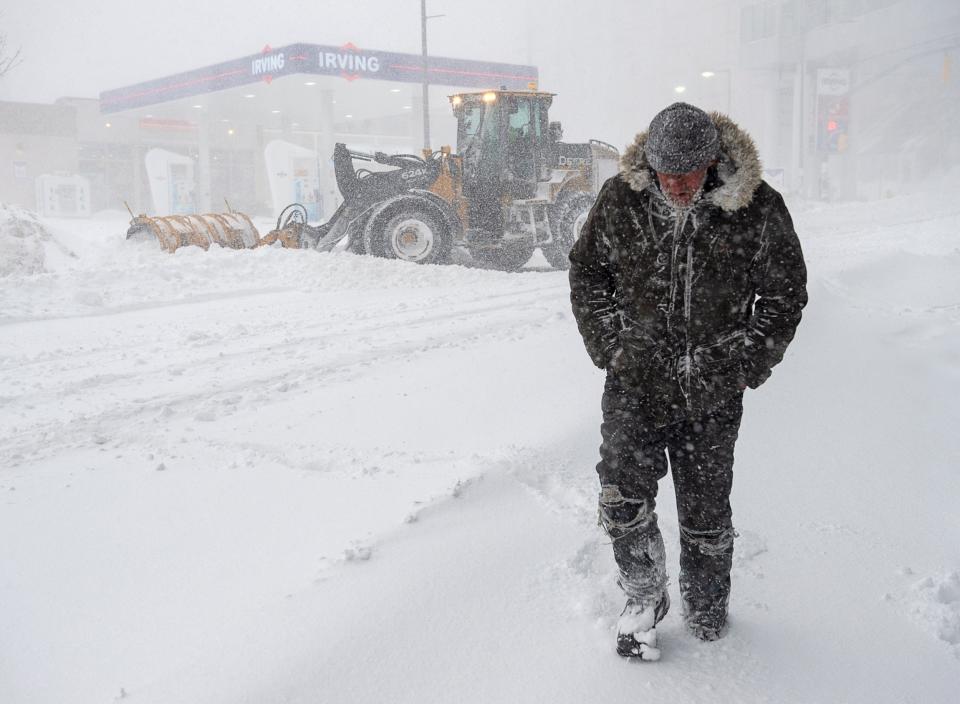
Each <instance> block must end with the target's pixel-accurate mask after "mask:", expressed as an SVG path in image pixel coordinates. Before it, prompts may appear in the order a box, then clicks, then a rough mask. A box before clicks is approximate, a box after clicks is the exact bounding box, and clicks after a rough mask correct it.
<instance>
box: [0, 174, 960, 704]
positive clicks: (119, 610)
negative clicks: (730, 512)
mask: <svg viewBox="0 0 960 704" xmlns="http://www.w3.org/2000/svg"><path fill="white" fill-rule="evenodd" d="M957 185H960V184H957V183H954V182H951V183H949V184H943V185H942V186H941V188H942V189H943V191H940V189H936V190H931V191H929V192H927V193H918V194H914V195H910V196H902V197H899V198H896V199H891V200H887V201H883V202H879V203H870V204H851V205H843V206H817V207H813V206H806V205H803V204H796V205H795V207H794V214H795V220H796V225H797V229H798V231H799V232H800V235H801V238H802V241H803V243H804V246H805V251H806V253H807V257H808V260H809V265H810V271H811V282H810V297H811V302H810V305H809V307H808V308H807V311H806V314H805V319H804V321H803V323H802V325H801V328H800V330H799V333H798V336H797V339H796V341H795V343H794V344H793V346H792V347H791V348H790V351H789V353H788V355H787V358H786V360H785V361H784V363H783V365H782V366H781V367H779V368H778V369H777V370H775V372H774V375H773V377H772V378H771V380H770V381H769V382H768V383H767V384H766V385H765V386H764V387H762V388H761V389H760V390H759V391H756V392H750V393H748V396H747V400H746V412H745V417H744V422H743V426H742V431H741V435H740V441H739V443H738V447H737V457H738V459H737V465H736V470H735V486H734V496H733V504H734V519H735V523H736V526H737V529H738V531H739V534H740V537H739V540H738V542H737V547H736V558H735V568H734V578H733V579H734V585H733V596H732V603H731V630H730V633H729V635H728V637H727V638H726V639H724V640H722V641H719V642H717V643H710V644H703V643H700V642H697V641H694V640H692V639H691V638H690V637H688V636H687V635H685V634H684V632H683V629H682V628H681V624H680V618H679V608H675V609H674V611H673V612H671V613H670V614H669V616H668V617H667V619H666V621H665V622H664V623H663V624H662V626H661V628H660V629H659V632H660V636H661V642H662V644H663V652H664V656H663V660H662V661H661V662H659V663H631V662H625V661H622V660H620V659H619V658H618V657H617V656H616V655H615V653H614V649H613V632H612V630H611V629H612V626H613V623H614V620H615V618H616V615H617V614H618V612H619V608H620V606H621V597H620V595H619V593H618V591H617V588H616V586H615V584H614V576H615V572H614V565H613V561H612V556H611V552H610V548H609V546H608V545H607V543H606V540H605V538H604V537H603V535H602V534H601V532H600V530H599V529H598V528H597V526H596V520H595V518H596V492H597V485H596V477H595V473H594V469H593V466H594V464H595V462H596V460H597V445H598V443H599V422H600V410H599V399H600V392H601V387H602V381H603V380H602V374H601V373H600V372H599V371H597V370H595V369H593V367H592V366H591V364H590V362H589V360H588V359H587V357H586V354H585V353H584V351H583V349H582V345H581V342H580V339H579V337H578V335H577V331H576V327H575V324H574V321H573V318H572V316H571V314H570V312H569V305H568V299H567V296H568V290H567V284H566V276H565V274H564V273H560V272H552V271H548V270H546V267H545V266H537V265H536V264H537V260H535V261H534V262H533V263H532V264H531V265H528V269H529V270H528V271H526V272H525V273H521V274H515V275H508V274H503V273H498V272H491V271H484V270H480V269H474V268H467V267H463V266H448V267H417V266H412V265H405V264H400V263H396V262H387V261H381V260H376V259H372V258H365V257H356V256H353V255H350V254H345V253H334V254H318V253H315V252H293V251H284V250H277V249H263V250H257V251H243V252H234V251H223V250H219V251H211V252H202V251H199V250H191V249H183V250H180V251H178V252H177V253H176V254H173V255H168V254H164V253H161V252H160V251H158V250H157V249H156V248H154V247H151V246H150V245H148V244H130V243H126V242H124V241H123V232H124V230H125V227H126V219H125V218H124V217H123V216H120V215H111V214H105V215H101V216H100V217H98V218H96V219H93V220H90V221H46V222H45V224H46V225H47V227H48V229H49V230H50V233H51V235H52V236H51V237H50V238H49V239H43V238H39V237H38V238H37V239H36V242H34V243H33V244H31V245H30V247H31V249H29V252H28V253H29V254H30V257H31V259H30V267H29V269H30V271H29V272H27V269H26V268H24V269H23V271H22V272H19V273H18V272H14V273H12V274H9V275H7V276H5V277H4V278H0V534H2V535H3V539H2V541H0V702H3V703H4V704H19V703H28V702H29V703H31V704H33V703H40V702H50V703H54V702H55V703H57V704H61V703H64V702H83V703H85V702H93V703H98V702H102V703H109V702H114V701H125V702H126V701H130V702H136V703H137V704H140V703H147V702H152V703H162V704H168V703H181V702H183V703H187V702H204V703H206V702H223V703H231V704H233V703H237V702H250V703H251V704H253V703H256V704H262V703H273V702H277V703H279V702H304V703H306V702H310V703H314V702H334V703H344V702H374V701H378V702H418V703H421V702H458V703H464V702H483V703H489V702H558V703H559V702H577V703H580V702H604V703H606V704H615V703H618V702H639V701H669V702H672V703H674V704H679V703H683V702H696V703H701V702H702V703H708V702H709V703H710V704H715V703H716V702H767V701H769V702H953V701H957V698H958V696H960V694H958V693H960V519H958V506H960V472H958V469H960V433H957V430H956V423H957V418H958V413H957V410H958V404H957V401H956V399H957V395H958V393H960V334H958V333H960V240H958V239H957V238H958V232H960V204H957V202H956V199H950V198H943V197H942V196H941V195H940V192H955V191H956V187H957ZM38 247H39V248H40V249H39V250H38ZM40 250H42V251H40ZM24 251H26V250H24ZM38 251H40V254H38ZM38 257H39V258H40V259H41V260H42V262H41V265H42V268H43V269H44V270H45V271H40V270H39V269H38V268H37V267H36V266H34V265H36V264H37V262H38ZM541 263H542V262H541ZM24 272H27V273H24ZM659 510H660V513H661V525H662V527H663V528H664V533H665V539H666V543H667V550H668V555H669V560H670V565H671V568H672V569H671V574H672V575H673V577H674V579H673V582H672V584H671V589H672V590H673V594H672V596H673V597H674V601H675V603H676V604H679V595H678V593H677V592H676V581H675V575H676V560H677V554H678V536H677V526H676V512H675V509H674V507H673V506H672V486H671V484H670V482H669V479H668V480H665V481H664V483H663V485H662V490H661V500H660V508H659Z"/></svg>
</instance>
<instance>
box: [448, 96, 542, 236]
mask: <svg viewBox="0 0 960 704" xmlns="http://www.w3.org/2000/svg"><path fill="white" fill-rule="evenodd" d="M552 101H553V94H552V93H537V92H532V91H531V92H523V91H503V90H500V91H487V92H485V93H460V94H458V95H453V96H450V103H451V106H452V108H453V112H454V115H455V116H456V118H457V153H458V154H459V155H460V156H461V157H462V158H463V170H464V174H463V176H464V180H463V188H464V195H465V196H466V197H467V199H468V201H469V202H470V204H471V211H472V212H471V216H472V217H471V218H470V219H471V221H472V223H475V224H476V225H478V226H480V227H483V228H484V229H490V230H494V231H498V230H502V222H500V221H499V220H500V206H501V204H502V203H503V201H504V200H505V199H506V200H514V199H524V198H532V197H533V196H534V195H535V194H536V191H537V183H538V182H540V181H545V180H547V179H548V178H549V175H550V164H551V154H552V153H553V151H554V145H553V143H552V141H551V131H550V127H549V124H550V121H549V118H548V110H549V108H550V103H551V102H552ZM481 223H482V224H481Z"/></svg>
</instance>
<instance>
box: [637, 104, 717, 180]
mask: <svg viewBox="0 0 960 704" xmlns="http://www.w3.org/2000/svg"><path fill="white" fill-rule="evenodd" d="M643 150H644V153H645V154H646V155H647V161H648V162H650V166H652V167H653V169H654V171H662V172H663V173H666V174H685V173H687V172H689V171H696V170H697V169H699V168H702V167H703V166H706V165H707V164H709V163H710V162H711V161H713V160H714V159H715V158H716V157H717V154H718V153H719V152H720V133H719V132H718V131H717V126H716V125H714V124H713V120H711V119H710V116H709V115H708V114H707V113H705V112H704V111H703V110H701V109H700V108H697V107H694V106H693V105H689V104H687V103H674V104H673V105H671V106H670V107H668V108H665V109H663V110H661V111H660V112H658V113H657V115H656V117H654V118H653V120H652V121H651V122H650V129H649V131H648V133H647V143H646V145H645V146H644V148H643Z"/></svg>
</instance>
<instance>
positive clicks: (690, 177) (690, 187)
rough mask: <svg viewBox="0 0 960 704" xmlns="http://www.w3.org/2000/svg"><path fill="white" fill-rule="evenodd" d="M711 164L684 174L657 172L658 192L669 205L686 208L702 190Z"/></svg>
mask: <svg viewBox="0 0 960 704" xmlns="http://www.w3.org/2000/svg"><path fill="white" fill-rule="evenodd" d="M711 166H713V164H712V163H711V164H707V165H706V166H704V167H703V168H702V169H697V170H696V171H689V172H687V173H685V174H667V173H664V172H662V171H658V172H657V179H658V180H659V181H660V190H661V191H662V192H663V195H665V196H666V197H667V198H668V199H669V200H670V202H671V203H673V204H674V205H679V206H681V207H686V206H688V205H690V204H691V203H692V202H693V199H694V198H696V197H697V194H698V193H700V189H701V188H703V182H704V181H706V180H707V170H708V169H709V168H710V167H711Z"/></svg>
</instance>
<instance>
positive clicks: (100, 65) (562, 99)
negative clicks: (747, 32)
mask: <svg viewBox="0 0 960 704" xmlns="http://www.w3.org/2000/svg"><path fill="white" fill-rule="evenodd" d="M5 5H6V7H4V9H3V10H2V15H0V31H2V32H4V33H6V34H7V38H8V42H9V44H10V45H11V46H13V47H17V46H19V47H22V51H23V63H22V65H21V66H19V67H18V68H17V69H16V70H15V71H13V72H12V73H11V74H9V75H8V76H7V77H5V78H4V79H0V99H5V100H23V101H34V102H52V101H53V100H55V99H56V98H58V97H60V96H65V95H70V96H82V97H95V96H97V95H99V93H100V92H101V91H103V90H108V89H111V88H117V87H120V86H124V85H129V84H132V83H138V82H140V81H144V80H148V79H151V78H157V77H160V76H164V75H168V74H171V73H177V72H180V71H185V70H188V69H192V68H197V67H200V66H205V65H208V64H212V63H217V62H220V61H225V60H229V59H233V58H237V57H239V56H244V55H247V54H251V53H255V52H257V51H259V50H260V48H261V47H263V46H264V45H265V44H268V43H269V44H271V45H272V46H281V45H284V44H289V43H292V42H297V41H302V42H308V43H316V44H342V43H345V42H347V41H352V42H353V43H355V44H357V45H358V46H361V47H369V48H375V49H385V50H392V51H401V52H412V53H416V52H419V50H420V2H419V0H353V1H351V2H344V1H336V2H333V1H324V0H311V1H305V0H288V1H286V2H281V3H264V2H236V1H234V2H226V1H224V0H214V1H212V2H201V1H198V0H151V1H150V2H146V1H144V0H99V1H97V2H83V3H81V2H76V1H68V0H47V1H43V0H41V1H40V2H36V3H27V2H18V3H5ZM732 5H734V3H731V2H720V1H711V0H686V1H685V2H683V3H673V2H669V0H595V1H594V2H585V1H584V0H553V1H549V0H484V1H483V2H476V1H475V0H472V1H468V0H428V3H427V7H428V13H430V14H443V15H445V16H444V17H442V18H439V19H435V20H431V21H430V51H431V53H433V54H437V55H443V56H453V57H463V58H471V59H487V60H492V61H505V62H513V63H532V64H535V65H537V66H538V67H539V69H540V77H541V88H542V89H544V90H550V91H554V92H557V93H559V97H558V99H557V100H556V102H555V103H554V105H555V110H554V111H553V115H554V118H555V119H561V120H563V122H564V126H565V130H566V133H567V136H568V137H571V138H587V137H595V138H599V139H605V140H607V141H611V142H614V143H616V144H618V145H619V144H622V143H623V142H624V141H626V140H629V139H630V138H631V137H632V135H633V133H634V132H636V131H637V130H638V129H640V128H642V127H643V126H644V125H646V124H647V122H649V119H650V117H652V115H653V114H654V113H655V112H656V111H657V110H658V109H659V108H662V107H664V106H665V105H666V104H668V103H669V102H671V101H672V100H673V99H674V97H675V96H674V94H673V92H672V87H673V85H674V84H675V83H676V82H677V81H683V82H685V83H690V84H693V85H694V88H696V89H697V90H699V93H698V92H696V91H691V92H690V93H688V94H687V99H689V100H691V101H694V102H699V104H701V105H704V107H722V104H721V103H722V99H723V91H722V86H719V85H718V84H717V83H716V82H715V83H714V84H712V85H711V84H707V83H705V82H703V79H702V78H700V77H699V73H700V71H702V70H704V68H706V67H708V66H709V67H713V68H722V67H723V66H724V65H729V62H730V60H731V58H732V56H733V53H732V52H735V50H736V44H735V42H736V31H735V30H736V26H737V24H736V23H737V15H736V13H735V11H734V10H733V9H732ZM691 17H698V18H699V19H698V21H696V22H692V21H691V19H690V18H691ZM697 81H700V82H701V85H698V84H697V83H696V82H697ZM711 103H712V104H711Z"/></svg>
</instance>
